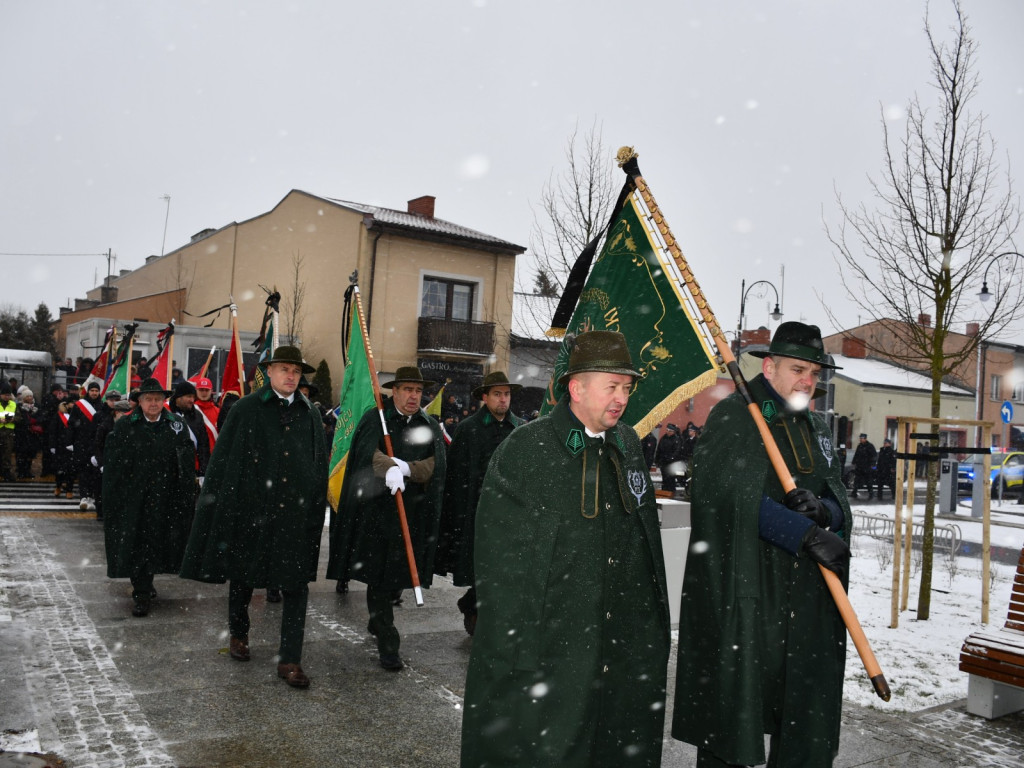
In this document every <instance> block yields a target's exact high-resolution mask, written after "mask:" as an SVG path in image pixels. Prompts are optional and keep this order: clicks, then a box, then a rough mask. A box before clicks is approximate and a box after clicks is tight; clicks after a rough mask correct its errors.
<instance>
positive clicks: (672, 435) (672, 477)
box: [654, 424, 683, 492]
mask: <svg viewBox="0 0 1024 768" xmlns="http://www.w3.org/2000/svg"><path fill="white" fill-rule="evenodd" d="M682 448H683V440H682V438H681V437H680V436H679V427H677V426H676V425H675V424H669V425H668V426H667V427H666V428H665V434H664V435H662V436H661V440H659V441H658V450H657V451H656V452H655V454H654V461H655V463H656V464H657V465H658V468H659V469H660V470H661V490H663V491H673V492H674V491H675V490H676V483H677V479H678V477H679V476H680V475H682V474H683V466H682V463H681V462H682Z"/></svg>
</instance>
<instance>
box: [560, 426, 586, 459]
mask: <svg viewBox="0 0 1024 768" xmlns="http://www.w3.org/2000/svg"><path fill="white" fill-rule="evenodd" d="M584 445H585V443H584V442H583V432H582V431H580V430H578V429H570V430H569V436H568V437H567V438H565V447H566V448H568V449H569V451H570V452H571V453H572V455H573V456H575V455H576V454H578V453H579V452H580V451H582V450H583V446H584Z"/></svg>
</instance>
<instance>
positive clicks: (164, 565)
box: [101, 379, 196, 616]
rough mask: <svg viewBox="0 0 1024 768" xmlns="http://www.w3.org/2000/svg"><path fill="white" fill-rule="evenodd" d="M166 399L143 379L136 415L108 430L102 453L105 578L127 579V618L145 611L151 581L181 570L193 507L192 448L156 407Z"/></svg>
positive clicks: (173, 419)
mask: <svg viewBox="0 0 1024 768" xmlns="http://www.w3.org/2000/svg"><path fill="white" fill-rule="evenodd" d="M169 394H170V392H168V391H166V390H165V389H164V388H163V387H162V386H161V385H160V382H158V381H157V380H156V379H146V381H144V382H143V383H142V386H141V387H140V388H139V392H138V393H137V396H136V402H137V403H138V409H137V411H136V412H135V413H133V414H131V415H130V416H128V417H127V418H122V419H120V420H119V421H118V422H117V423H115V425H114V429H113V431H112V432H111V433H110V436H109V437H108V438H107V441H106V444H105V445H104V451H103V458H104V462H103V472H102V473H101V476H102V478H103V480H102V482H103V508H104V514H103V533H104V540H105V542H106V552H107V576H109V577H110V578H112V579H120V578H125V577H127V578H129V579H131V582H132V600H133V601H134V605H133V606H132V615H133V616H145V615H147V614H148V613H149V611H150V603H151V600H152V598H153V595H154V594H155V593H154V591H153V575H154V574H157V573H177V572H178V569H179V568H180V567H181V558H182V554H183V553H184V551H185V542H186V541H187V539H188V531H189V524H190V523H191V521H192V509H193V506H194V504H195V486H196V474H195V460H196V454H195V448H194V447H193V445H192V440H191V439H190V438H189V436H188V428H187V427H186V426H185V424H184V423H183V422H182V421H181V419H179V418H178V417H177V416H175V415H174V414H172V413H171V412H170V411H168V410H167V409H166V408H164V398H166V397H167V396H168V395H169Z"/></svg>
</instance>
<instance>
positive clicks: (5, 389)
mask: <svg viewBox="0 0 1024 768" xmlns="http://www.w3.org/2000/svg"><path fill="white" fill-rule="evenodd" d="M13 394H14V390H13V389H11V385H10V384H8V383H7V382H6V381H5V382H3V383H2V384H0V395H13Z"/></svg>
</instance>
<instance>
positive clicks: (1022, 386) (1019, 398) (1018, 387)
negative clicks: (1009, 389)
mask: <svg viewBox="0 0 1024 768" xmlns="http://www.w3.org/2000/svg"><path fill="white" fill-rule="evenodd" d="M1013 402H1015V403H1024V381H1021V382H1018V383H1017V384H1015V385H1014V387H1013Z"/></svg>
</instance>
